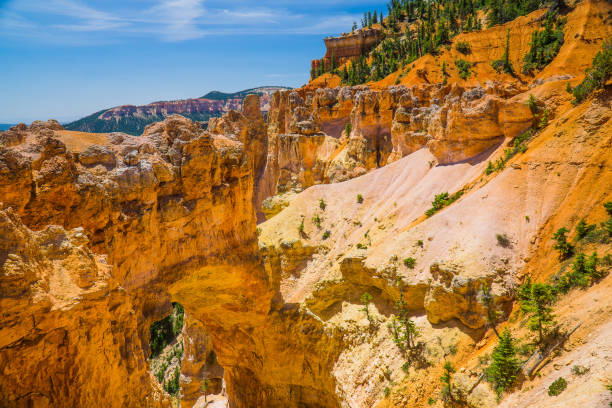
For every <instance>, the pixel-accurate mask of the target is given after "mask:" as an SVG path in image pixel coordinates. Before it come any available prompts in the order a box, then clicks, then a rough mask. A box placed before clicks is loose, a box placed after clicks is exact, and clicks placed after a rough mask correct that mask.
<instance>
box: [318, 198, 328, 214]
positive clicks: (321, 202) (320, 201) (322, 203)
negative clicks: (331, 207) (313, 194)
mask: <svg viewBox="0 0 612 408" xmlns="http://www.w3.org/2000/svg"><path fill="white" fill-rule="evenodd" d="M325 207H327V204H325V200H323V199H322V198H319V208H320V209H321V210H323V211H325Z"/></svg>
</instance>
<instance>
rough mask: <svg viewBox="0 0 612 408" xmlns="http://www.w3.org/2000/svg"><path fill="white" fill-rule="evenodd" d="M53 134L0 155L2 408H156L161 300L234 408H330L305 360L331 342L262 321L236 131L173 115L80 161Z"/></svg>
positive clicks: (248, 179)
mask: <svg viewBox="0 0 612 408" xmlns="http://www.w3.org/2000/svg"><path fill="white" fill-rule="evenodd" d="M247 106H250V105H249V104H247ZM252 114H253V112H249V111H245V115H248V116H252ZM49 132H50V133H49ZM53 132H54V131H53V130H52V129H49V128H46V129H45V132H38V131H34V130H33V129H32V130H28V131H27V132H26V134H25V135H24V143H22V144H19V145H17V146H13V147H11V148H6V147H3V150H2V152H3V154H2V156H1V157H2V168H3V169H5V171H3V172H2V178H1V179H0V180H1V181H0V185H2V188H3V191H6V192H7V193H6V194H3V196H2V199H3V204H2V205H3V207H2V208H3V210H2V224H1V225H2V229H3V233H2V237H3V238H2V247H0V293H2V296H1V297H0V301H1V302H2V310H3V314H2V317H1V319H2V320H1V324H0V327H2V339H3V342H2V344H1V345H0V369H1V370H2V372H3V373H4V375H3V376H2V379H0V396H1V398H2V404H3V405H9V406H30V405H32V404H34V405H37V406H71V405H72V404H74V403H76V404H77V405H80V406H88V405H89V406H96V405H98V404H99V401H100V400H105V401H107V405H109V406H117V407H119V406H137V405H146V406H156V405H166V404H168V401H167V398H166V397H164V395H165V393H164V392H162V391H161V390H160V388H159V386H158V385H157V384H156V381H155V380H154V379H152V377H151V376H150V375H149V374H148V372H147V360H146V359H147V356H148V336H149V330H148V328H149V326H150V324H151V323H152V322H153V321H155V320H159V319H160V318H161V317H162V316H163V315H164V314H166V313H167V311H168V310H169V307H170V303H169V302H170V300H178V301H180V302H181V304H183V305H184V307H185V309H186V312H187V313H188V314H189V315H190V316H192V317H193V318H195V319H197V320H198V321H199V322H201V324H202V325H203V326H204V327H205V328H206V332H207V333H208V336H210V341H211V344H212V347H213V348H214V350H215V352H216V355H217V356H218V361H219V363H220V364H221V365H222V366H223V367H224V368H225V379H226V383H227V393H228V395H229V397H230V398H231V399H232V401H233V404H234V406H236V407H251V406H270V407H274V406H285V404H286V403H287V401H289V403H290V404H295V405H299V404H306V405H325V406H337V405H338V404H337V403H334V402H333V401H334V400H335V397H334V396H333V389H334V383H333V381H331V380H330V379H329V376H328V374H327V373H328V372H329V370H326V369H323V370H319V369H317V370H313V369H312V367H313V366H312V365H311V364H316V365H318V364H321V365H323V366H325V365H326V364H328V363H329V362H328V361H327V357H322V356H323V355H324V354H319V353H318V351H317V350H322V348H325V349H326V350H327V349H329V347H330V344H333V341H331V343H330V341H328V340H324V339H325V338H326V337H325V336H322V337H321V336H317V337H311V336H310V335H306V333H311V332H313V331H317V330H322V329H321V327H319V326H320V323H319V322H317V321H316V320H313V319H312V318H309V317H308V316H302V314H301V313H300V312H299V311H298V310H282V309H281V310H278V311H272V312H270V310H271V303H270V302H271V299H272V297H273V295H274V292H275V289H274V288H273V287H272V286H271V285H270V284H269V281H268V278H267V276H266V275H265V273H264V270H263V268H262V266H261V264H260V263H259V261H258V256H257V247H256V230H255V212H254V211H253V205H252V192H253V171H254V170H253V169H254V167H253V162H254V160H253V158H252V157H251V156H250V155H249V154H247V153H246V151H245V148H244V146H249V144H250V143H251V140H249V139H248V137H249V133H248V129H247V131H246V132H244V133H242V135H243V136H244V137H246V139H244V144H243V143H241V142H240V141H238V140H234V139H233V138H232V137H221V136H215V135H211V134H209V133H206V132H204V131H202V130H201V129H200V128H199V127H198V126H197V125H196V124H194V123H193V122H191V121H189V120H186V119H184V118H182V117H178V116H173V117H170V118H168V119H167V120H166V121H164V122H162V123H157V124H154V125H151V126H149V127H147V129H146V130H145V132H144V134H143V136H141V137H130V136H127V135H126V136H122V137H121V138H117V137H114V136H110V135H109V136H107V139H106V142H105V143H103V144H102V145H100V146H99V147H90V148H87V149H85V150H84V151H83V152H72V151H70V150H69V149H67V148H66V144H65V143H64V141H62V139H63V140H65V141H66V142H69V140H68V139H67V138H68V137H69V135H68V136H67V135H65V134H63V133H62V134H58V135H56V134H54V133H53ZM109 157H115V158H116V160H115V161H114V162H112V161H110V160H108V158H109ZM16 190H23V192H25V194H24V193H23V192H21V191H16ZM135 254H138V256H135ZM272 310H275V308H272ZM266 327H273V328H274V331H273V332H269V330H268V329H267V328H266ZM296 328H302V329H299V330H304V332H301V331H299V330H298V331H297V332H295V330H296ZM279 331H282V332H284V334H283V335H281V336H278V333H279ZM328 337H329V336H328ZM287 338H293V339H294V343H293V344H290V345H289V346H288V345H287V343H286V341H285V340H286V339H287ZM332 338H333V337H332ZM101 345H102V346H101ZM271 349H276V350H286V351H287V354H286V355H285V357H279V356H278V355H277V354H276V353H273V354H270V353H269V351H266V350H271ZM292 349H293V350H294V351H292V352H288V351H289V350H292ZM298 350H300V351H298ZM305 350H310V351H308V352H307V354H304V352H305ZM190 353H191V352H190ZM309 353H312V354H309ZM299 354H301V355H304V362H303V364H297V365H296V364H295V363H296V361H295V358H294V356H295V355H299ZM49 356H53V357H52V358H54V359H57V361H56V362H55V363H52V364H49V365H48V366H47V365H45V367H47V368H48V370H47V369H42V370H41V369H40V367H41V364H43V361H47V362H48V361H50V360H48V358H51V357H49ZM322 358H323V360H322ZM45 359H46V360H45ZM317 361H318V362H317ZM330 361H333V359H331V360H330ZM192 369H193V370H195V371H197V370H198V368H197V367H190V368H189V370H192ZM93 379H95V380H93ZM296 379H297V380H296Z"/></svg>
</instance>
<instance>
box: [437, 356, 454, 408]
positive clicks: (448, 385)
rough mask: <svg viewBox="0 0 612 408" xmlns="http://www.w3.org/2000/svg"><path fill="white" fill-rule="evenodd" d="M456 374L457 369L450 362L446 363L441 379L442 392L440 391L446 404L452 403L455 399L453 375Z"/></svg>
mask: <svg viewBox="0 0 612 408" xmlns="http://www.w3.org/2000/svg"><path fill="white" fill-rule="evenodd" d="M454 373H455V368H454V367H453V365H452V364H451V363H450V361H445V362H444V372H443V374H442V376H441V377H440V382H441V383H442V390H441V391H440V397H441V398H442V401H444V402H445V403H449V402H452V401H453V400H454V398H453V382H452V375H453V374H454Z"/></svg>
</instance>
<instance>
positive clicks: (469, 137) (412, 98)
mask: <svg viewBox="0 0 612 408" xmlns="http://www.w3.org/2000/svg"><path fill="white" fill-rule="evenodd" d="M524 98H525V96H524V95H519V89H514V91H513V92H510V91H508V90H507V89H506V88H505V87H503V86H502V85H501V84H499V83H494V82H489V83H487V84H485V85H484V86H476V87H470V88H464V87H461V86H459V85H456V84H455V85H446V86H443V85H441V84H437V85H417V86H413V87H406V86H393V87H388V88H385V89H382V90H377V89H372V88H369V87H366V86H357V87H343V88H333V89H330V88H319V89H315V90H310V89H302V90H300V91H287V92H281V93H277V94H275V95H274V96H273V98H272V102H271V108H270V113H269V118H268V129H267V145H268V152H267V156H268V157H267V159H266V164H265V169H264V173H263V176H262V181H261V188H259V189H258V194H257V197H256V200H255V204H256V208H257V209H258V210H259V209H260V208H261V206H262V205H263V211H264V212H265V213H266V214H267V216H272V215H274V214H276V213H277V212H278V211H279V210H280V209H282V206H283V204H282V198H281V199H280V202H281V203H280V204H278V205H277V203H278V202H279V199H278V197H273V196H276V195H278V194H285V193H292V192H299V191H302V190H304V189H305V188H308V187H310V186H312V185H316V184H328V183H336V182H342V181H346V180H349V179H351V178H354V177H357V176H361V175H363V174H365V173H367V172H368V171H370V170H373V169H377V168H380V167H382V166H384V165H386V164H387V163H390V162H393V161H395V160H398V159H400V158H402V157H404V156H406V155H408V154H410V153H412V152H414V151H417V150H419V149H421V148H423V147H427V148H428V149H429V150H430V151H431V152H432V153H433V155H434V158H433V159H434V161H435V162H436V163H439V164H452V163H457V162H460V161H464V160H470V159H472V158H474V157H476V156H478V155H479V154H480V153H482V152H486V151H490V149H492V148H494V147H496V146H499V145H500V144H501V143H502V142H503V141H504V140H507V139H509V138H514V137H516V136H518V135H519V134H521V133H523V132H524V131H526V130H527V129H528V128H530V127H531V125H532V122H533V114H532V112H531V111H530V110H529V108H528V107H527V105H526V104H525V103H524V101H523V99H524ZM347 130H348V131H350V133H348V134H347ZM267 197H272V198H270V199H268V200H267V201H264V200H265V199H266V198H267ZM260 219H261V218H260Z"/></svg>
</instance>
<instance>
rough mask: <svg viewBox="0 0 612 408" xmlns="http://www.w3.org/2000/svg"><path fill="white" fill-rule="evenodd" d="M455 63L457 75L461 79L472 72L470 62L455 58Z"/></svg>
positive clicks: (466, 77) (467, 76)
mask: <svg viewBox="0 0 612 408" xmlns="http://www.w3.org/2000/svg"><path fill="white" fill-rule="evenodd" d="M455 65H456V66H457V70H458V71H459V77H460V78H461V79H463V80H465V79H468V78H469V77H470V75H471V74H472V71H471V68H472V64H470V63H469V62H467V61H466V60H464V59H458V60H455Z"/></svg>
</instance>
